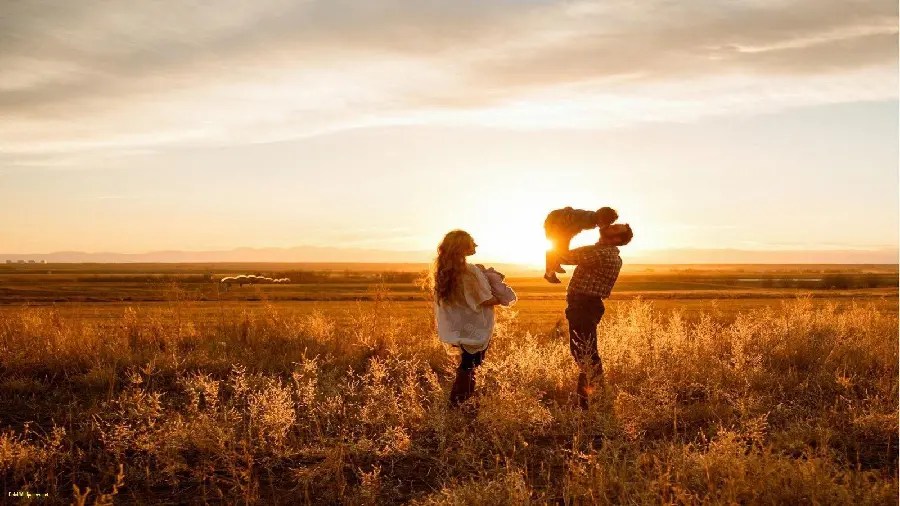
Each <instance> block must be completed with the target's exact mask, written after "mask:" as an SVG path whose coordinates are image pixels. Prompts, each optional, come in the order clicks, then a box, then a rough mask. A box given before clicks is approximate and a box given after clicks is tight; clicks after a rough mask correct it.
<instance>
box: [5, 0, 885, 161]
mask: <svg viewBox="0 0 900 506" xmlns="http://www.w3.org/2000/svg"><path fill="white" fill-rule="evenodd" d="M896 19H897V4H896V3H893V2H884V1H880V0H877V1H846V0H745V1H742V2H732V1H728V2H726V1H721V2H714V1H697V2H669V1H664V0H650V1H644V2H634V1H632V0H628V1H626V0H613V1H608V0H606V1H600V0H596V1H593V0H575V1H566V2H510V1H507V0H489V1H474V0H460V1H454V2H445V1H438V0H419V1H402V0H374V1H373V0H308V1H305V2H293V1H287V0H261V1H257V2H243V1H239V0H227V1H222V2H215V3H200V2H183V1H178V0H169V1H165V0H134V1H132V2H127V3H113V4H110V3H108V2H103V1H100V0H82V1H79V2H62V3H59V2H54V3H46V2H3V3H2V4H0V68H2V69H4V70H3V72H2V73H0V116H2V117H3V118H4V120H3V121H2V122H0V155H2V154H5V155H6V156H8V157H15V158H19V157H26V155H33V154H36V153H39V154H42V155H47V154H50V155H56V154H69V153H74V152H87V153H91V152H99V153H108V152H116V151H124V152H128V150H132V149H154V148H157V147H159V146H173V145H195V144H210V143H213V144H219V143H251V142H268V141H273V140H282V139H289V138H296V137H302V136H309V135H318V134H322V133H327V132H334V131H339V130H342V129H347V128H358V127H365V126H373V125H389V124H419V123H425V124H478V125H490V126H498V127H504V128H510V127H512V128H536V127H540V128H581V127H603V126H609V125H620V124H628V123H633V122H639V121H660V120H664V121H665V120H685V119H688V120H689V119H693V118H697V117H700V116H703V115H709V114H723V113H746V112H759V111H769V110H778V109H781V108H785V107H793V106H798V105H809V104H819V103H832V102H847V101H858V100H878V99H885V98H894V97H896V96H897V84H898V83H897V57H898V52H897V22H896Z"/></svg>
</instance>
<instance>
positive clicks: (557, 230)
mask: <svg viewBox="0 0 900 506" xmlns="http://www.w3.org/2000/svg"><path fill="white" fill-rule="evenodd" d="M617 219H619V215H618V213H616V211H615V210H614V209H612V208H610V207H603V208H600V209H598V210H596V211H585V210H584V209H572V208H571V207H566V208H564V209H556V210H555V211H550V214H548V215H547V219H546V220H544V232H545V233H546V234H547V239H548V240H550V243H551V244H552V247H551V249H550V250H549V251H547V264H546V270H545V271H544V279H546V280H547V281H549V282H551V283H559V282H560V281H559V278H558V277H556V274H557V273H564V272H566V271H565V270H564V269H563V268H562V266H561V265H560V263H559V255H560V254H562V253H565V252H566V251H568V250H569V243H571V242H572V238H573V237H575V236H576V235H578V234H580V233H581V232H583V231H585V230H590V229H592V228H596V227H600V228H601V229H602V228H605V227H608V226H610V225H612V224H613V223H615V222H616V220H617Z"/></svg>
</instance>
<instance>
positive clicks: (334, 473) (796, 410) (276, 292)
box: [0, 264, 898, 504]
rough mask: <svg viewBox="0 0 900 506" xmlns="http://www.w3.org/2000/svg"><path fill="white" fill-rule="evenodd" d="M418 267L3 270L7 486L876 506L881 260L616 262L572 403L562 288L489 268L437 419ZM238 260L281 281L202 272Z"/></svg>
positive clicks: (891, 364)
mask: <svg viewBox="0 0 900 506" xmlns="http://www.w3.org/2000/svg"><path fill="white" fill-rule="evenodd" d="M426 268H427V266H424V265H388V266H385V265H374V264H373V265H353V264H347V265H324V264H318V265H317V264H310V265H297V264H212V265H197V264H193V265H191V264H185V265H172V264H156V265H141V264H122V265H99V264H97V265H89V264H79V265H75V264H56V265H47V264H24V265H19V264H12V265H8V264H7V265H4V264H0V429H2V431H3V432H2V435H0V473H2V474H0V475H2V477H3V493H4V495H5V496H7V497H11V496H9V494H10V493H13V492H17V491H30V492H32V493H38V494H47V495H46V496H44V495H41V496H40V500H41V501H42V503H51V504H69V503H72V502H74V503H76V504H95V503H96V504H104V503H108V502H116V503H134V504H145V503H162V504H183V503H196V504H204V503H229V504H231V503H241V504H244V503H247V504H251V503H259V504H296V503H342V504H372V503H384V502H412V503H418V504H475V503H478V504H484V503H485V501H487V502H488V503H494V504H521V503H526V502H533V503H536V504H557V503H568V504H584V503H618V504H621V503H631V504H644V503H657V504H658V503H664V504H696V503H701V502H703V503H714V504H726V503H729V504H730V503H821V504H826V503H827V504H840V503H844V504H889V503H891V502H892V501H894V502H895V501H896V497H897V493H898V482H897V430H898V426H897V395H898V388H897V384H898V378H897V375H898V372H897V361H898V352H897V332H898V328H897V327H898V324H897V314H898V304H897V302H898V288H897V280H898V277H897V276H898V272H897V266H895V265H891V266H881V265H855V266H834V265H821V266H820V265H796V266H772V265H758V266H747V265H743V266H650V265H647V266H628V268H626V269H625V270H624V271H623V273H622V276H621V278H620V281H619V283H618V284H617V286H616V290H615V291H614V294H613V296H612V297H611V299H610V300H609V304H608V312H607V315H606V316H605V317H604V320H603V322H602V323H601V326H600V350H601V355H602V356H603V358H604V361H605V368H606V385H605V387H604V389H603V391H602V392H600V393H599V394H598V396H597V398H596V399H595V400H594V402H592V405H591V407H590V409H589V410H587V411H581V410H579V409H577V408H576V407H575V406H574V405H573V403H572V396H571V394H572V390H573V387H574V381H575V377H576V376H577V369H576V368H575V366H574V364H573V363H572V360H571V357H570V356H569V355H568V344H567V338H566V322H565V319H564V317H563V310H564V308H565V294H564V285H563V286H552V285H548V284H547V283H545V282H544V281H543V280H541V279H540V278H538V277H537V276H536V275H535V274H534V273H533V272H528V271H526V270H516V268H515V267H512V266H505V267H504V268H506V269H507V272H509V273H510V277H509V278H508V282H509V283H510V284H511V285H512V286H513V287H514V289H515V290H516V291H517V293H518V295H519V297H520V301H519V302H518V303H517V304H516V305H515V306H514V308H512V309H511V310H501V311H500V312H499V314H498V320H499V324H498V329H497V333H496V337H495V340H494V342H493V343H492V345H491V348H490V350H489V353H488V360H487V361H486V362H485V365H484V366H483V367H482V368H481V370H480V372H479V376H478V378H479V379H478V390H479V395H478V396H477V398H476V400H475V401H473V402H472V403H471V404H470V405H468V406H466V407H465V409H462V410H459V411H454V410H449V409H448V408H447V406H446V397H447V390H448V388H449V382H450V380H451V378H452V374H453V368H454V367H455V365H454V364H455V361H456V360H457V358H456V357H455V355H454V351H453V350H452V349H448V348H445V347H444V346H442V345H440V343H439V342H438V341H437V339H436V337H435V335H434V328H433V322H432V313H431V303H430V302H429V299H428V296H427V295H426V294H425V293H424V292H423V291H422V289H421V288H420V281H421V273H422V271H423V270H424V269H426ZM238 274H257V275H264V276H269V277H288V278H291V280H292V282H291V283H290V284H285V285H272V284H256V285H247V286H236V285H235V286H224V285H222V284H221V283H219V282H218V280H220V279H221V278H223V277H226V276H234V275H238ZM564 281H565V280H564ZM74 487H77V488H74ZM87 487H90V490H91V491H90V492H87V493H86V492H85V491H86V489H87ZM16 500H18V501H20V502H27V501H28V499H27V498H24V499H23V498H21V497H20V498H18V499H16Z"/></svg>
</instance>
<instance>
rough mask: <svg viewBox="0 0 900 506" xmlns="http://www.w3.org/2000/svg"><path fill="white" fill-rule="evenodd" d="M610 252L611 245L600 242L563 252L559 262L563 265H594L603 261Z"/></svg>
mask: <svg viewBox="0 0 900 506" xmlns="http://www.w3.org/2000/svg"><path fill="white" fill-rule="evenodd" d="M610 253H611V248H610V247H609V246H603V245H599V244H595V245H593V246H582V247H580V248H575V249H570V250H569V251H566V252H564V253H561V254H560V255H559V260H560V262H559V263H561V264H563V265H594V264H599V263H602V262H603V261H604V260H606V258H607V257H608V256H609V254H610Z"/></svg>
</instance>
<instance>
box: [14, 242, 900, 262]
mask: <svg viewBox="0 0 900 506" xmlns="http://www.w3.org/2000/svg"><path fill="white" fill-rule="evenodd" d="M433 256H434V253H433V252H432V251H391V250H379V249H362V248H334V247H319V246H298V247H294V248H236V249H232V250H222V251H175V250H173V251H153V252H149V253H86V252H82V251H57V252H53V253H43V254H41V253H34V254H12V253H10V254H2V253H0V263H3V262H4V261H6V260H11V261H13V262H16V261H18V260H25V261H28V260H35V261H38V262H40V261H41V260H44V261H46V262H47V263H235V262H279V263H293V262H297V263H313V262H328V263H394V264H395V263H415V264H418V263H427V262H430V261H431V260H432V258H433ZM623 256H624V257H625V260H626V262H628V263H639V264H896V263H898V257H900V251H898V249H897V248H884V249H877V250H849V249H848V250H811V251H794V250H739V249H671V250H650V251H635V252H634V253H633V254H629V253H628V251H627V248H623Z"/></svg>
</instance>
